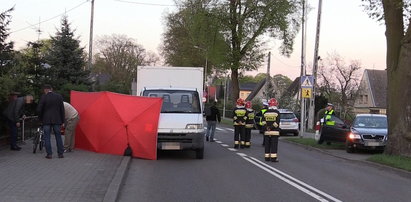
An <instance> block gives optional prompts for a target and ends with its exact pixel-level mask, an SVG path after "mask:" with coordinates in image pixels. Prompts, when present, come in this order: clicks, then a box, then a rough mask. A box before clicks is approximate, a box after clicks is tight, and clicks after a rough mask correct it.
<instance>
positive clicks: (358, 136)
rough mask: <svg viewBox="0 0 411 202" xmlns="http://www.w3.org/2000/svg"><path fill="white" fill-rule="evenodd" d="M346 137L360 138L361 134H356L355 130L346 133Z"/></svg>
mask: <svg viewBox="0 0 411 202" xmlns="http://www.w3.org/2000/svg"><path fill="white" fill-rule="evenodd" d="M348 138H350V139H352V140H353V139H361V135H360V134H358V133H355V132H351V133H350V134H349V135H348Z"/></svg>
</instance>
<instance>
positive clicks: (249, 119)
mask: <svg viewBox="0 0 411 202" xmlns="http://www.w3.org/2000/svg"><path fill="white" fill-rule="evenodd" d="M254 117H255V114H254V110H253V109H247V121H246V125H245V127H246V128H253V127H254Z"/></svg>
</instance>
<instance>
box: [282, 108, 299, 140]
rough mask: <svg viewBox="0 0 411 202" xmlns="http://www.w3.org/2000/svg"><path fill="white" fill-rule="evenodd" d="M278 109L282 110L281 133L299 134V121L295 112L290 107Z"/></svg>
mask: <svg viewBox="0 0 411 202" xmlns="http://www.w3.org/2000/svg"><path fill="white" fill-rule="evenodd" d="M278 111H280V134H281V135H284V134H287V133H292V134H293V135H294V136H298V133H299V121H298V119H297V117H296V116H295V114H294V112H292V111H291V110H288V109H279V110H278Z"/></svg>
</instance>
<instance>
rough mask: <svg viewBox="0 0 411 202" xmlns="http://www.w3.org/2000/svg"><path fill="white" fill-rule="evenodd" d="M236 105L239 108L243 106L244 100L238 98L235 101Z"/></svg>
mask: <svg viewBox="0 0 411 202" xmlns="http://www.w3.org/2000/svg"><path fill="white" fill-rule="evenodd" d="M237 105H239V106H244V100H243V99H241V98H238V99H237Z"/></svg>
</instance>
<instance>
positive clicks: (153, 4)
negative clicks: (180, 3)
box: [114, 0, 177, 7]
mask: <svg viewBox="0 0 411 202" xmlns="http://www.w3.org/2000/svg"><path fill="white" fill-rule="evenodd" d="M114 1H118V2H122V3H130V4H139V5H145V6H165V7H168V6H177V5H171V4H155V3H142V2H136V1H125V0H114Z"/></svg>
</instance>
